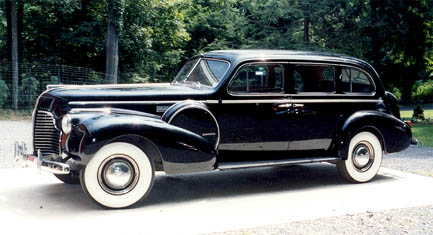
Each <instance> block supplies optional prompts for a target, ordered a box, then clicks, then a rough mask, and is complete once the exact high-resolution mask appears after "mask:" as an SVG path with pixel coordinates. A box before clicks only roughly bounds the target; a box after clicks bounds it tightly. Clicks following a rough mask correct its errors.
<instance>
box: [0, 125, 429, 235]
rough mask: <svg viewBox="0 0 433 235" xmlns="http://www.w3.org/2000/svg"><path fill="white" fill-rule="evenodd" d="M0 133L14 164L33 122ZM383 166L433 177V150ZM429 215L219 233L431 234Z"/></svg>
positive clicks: (0, 163)
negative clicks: (18, 143)
mask: <svg viewBox="0 0 433 235" xmlns="http://www.w3.org/2000/svg"><path fill="white" fill-rule="evenodd" d="M0 133H1V135H0V169H2V168H13V167H17V164H16V163H14V162H13V160H12V156H13V151H14V143H15V141H24V142H25V143H27V147H28V149H29V150H30V149H32V146H31V143H32V124H31V122H29V121H0ZM382 166H384V167H387V168H391V169H395V170H400V171H406V172H410V173H415V174H420V175H424V176H430V177H433V149H429V148H421V147H420V148H418V147H410V148H408V149H407V150H405V151H403V152H400V153H394V154H389V155H385V157H384V159H383V162H382ZM373 196H374V195H372V197H373ZM432 196H433V195H432ZM366 200H372V199H366ZM432 218H433V205H431V206H425V207H416V208H404V209H395V210H389V211H380V212H368V211H367V212H365V213H362V214H355V215H345V216H339V217H328V218H321V219H316V220H308V221H297V222H291V223H287V224H280V225H269V226H264V227H258V228H251V229H242V230H237V231H228V232H224V233H218V234H312V233H314V234H335V233H337V234H433V222H432Z"/></svg>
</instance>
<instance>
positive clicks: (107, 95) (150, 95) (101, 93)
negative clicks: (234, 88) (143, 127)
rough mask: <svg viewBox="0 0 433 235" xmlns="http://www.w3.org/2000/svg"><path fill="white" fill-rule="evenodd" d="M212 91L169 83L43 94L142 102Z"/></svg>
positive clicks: (58, 88)
mask: <svg viewBox="0 0 433 235" xmlns="http://www.w3.org/2000/svg"><path fill="white" fill-rule="evenodd" d="M210 93H212V90H210V89H209V90H202V89H194V88H192V87H187V86H180V85H172V84H169V83H152V84H127V85H83V86H73V85H72V86H69V85H65V86H54V88H53V86H51V89H50V90H48V91H47V92H46V93H45V94H46V95H49V96H54V97H58V98H61V99H63V100H64V101H68V102H71V101H143V100H169V99H175V100H177V99H188V98H193V97H194V98H195V97H197V96H204V95H208V94H210Z"/></svg>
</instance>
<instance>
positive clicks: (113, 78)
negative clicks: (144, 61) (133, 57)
mask: <svg viewBox="0 0 433 235" xmlns="http://www.w3.org/2000/svg"><path fill="white" fill-rule="evenodd" d="M108 6H109V13H108V24H107V49H106V67H105V73H106V80H107V81H108V82H109V83H117V69H118V66H119V33H120V31H121V28H122V21H123V11H124V10H125V2H124V0H109V4H108Z"/></svg>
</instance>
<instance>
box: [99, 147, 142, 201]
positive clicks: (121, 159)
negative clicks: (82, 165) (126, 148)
mask: <svg viewBox="0 0 433 235" xmlns="http://www.w3.org/2000/svg"><path fill="white" fill-rule="evenodd" d="M138 178H139V170H138V166H137V163H136V162H135V161H134V160H133V159H132V158H130V157H129V156H126V155H113V156H110V157H109V158H107V159H105V160H104V161H103V162H102V164H101V167H100V168H99V170H98V182H99V185H101V187H102V188H103V189H104V190H105V191H106V192H108V193H110V194H114V195H122V194H126V193H128V192H130V191H131V190H132V189H133V188H134V187H135V186H136V185H137V182H138Z"/></svg>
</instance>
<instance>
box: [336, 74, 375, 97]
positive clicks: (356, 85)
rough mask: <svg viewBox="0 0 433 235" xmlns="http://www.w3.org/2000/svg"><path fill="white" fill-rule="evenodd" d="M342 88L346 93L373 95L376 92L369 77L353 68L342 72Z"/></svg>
mask: <svg viewBox="0 0 433 235" xmlns="http://www.w3.org/2000/svg"><path fill="white" fill-rule="evenodd" d="M341 86H342V90H343V92H344V93H371V92H373V91H374V89H373V85H372V84H371V82H370V79H368V77H367V75H365V74H364V73H363V72H361V71H359V70H357V69H352V68H343V69H342V70H341Z"/></svg>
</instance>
